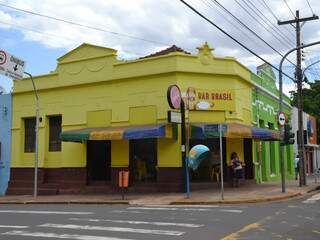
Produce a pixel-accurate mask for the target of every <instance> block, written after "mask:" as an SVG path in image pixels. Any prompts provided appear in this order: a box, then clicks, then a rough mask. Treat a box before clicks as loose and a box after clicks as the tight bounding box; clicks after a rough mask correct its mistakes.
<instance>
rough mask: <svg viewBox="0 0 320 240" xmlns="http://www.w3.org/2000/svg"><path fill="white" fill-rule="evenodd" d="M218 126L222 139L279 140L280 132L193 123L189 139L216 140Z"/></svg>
mask: <svg viewBox="0 0 320 240" xmlns="http://www.w3.org/2000/svg"><path fill="white" fill-rule="evenodd" d="M219 125H221V127H222V137H226V138H252V139H258V140H269V141H271V140H280V132H279V131H274V130H270V129H264V128H257V127H251V126H248V125H243V124H238V123H227V124H225V123H224V124H212V123H193V124H191V138H193V139H206V138H218V137H219V135H220V133H219Z"/></svg>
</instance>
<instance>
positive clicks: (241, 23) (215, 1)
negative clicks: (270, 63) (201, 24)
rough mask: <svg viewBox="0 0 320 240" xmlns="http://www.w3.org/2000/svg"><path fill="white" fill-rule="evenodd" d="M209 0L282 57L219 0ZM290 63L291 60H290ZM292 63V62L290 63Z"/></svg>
mask: <svg viewBox="0 0 320 240" xmlns="http://www.w3.org/2000/svg"><path fill="white" fill-rule="evenodd" d="M211 2H213V3H215V4H216V5H217V6H218V7H220V8H221V9H223V10H224V11H225V12H226V13H228V14H229V15H230V16H232V18H234V19H235V20H236V21H237V22H238V23H239V24H240V25H241V26H243V27H244V28H246V29H247V30H248V31H249V32H251V33H252V34H253V35H254V36H256V37H257V38H259V39H260V40H261V41H262V42H264V43H265V44H266V45H267V46H268V47H270V48H271V49H272V50H273V51H275V52H276V53H278V54H279V55H280V56H281V57H283V55H282V54H281V53H280V52H279V51H278V50H277V49H275V48H274V47H273V46H272V45H270V44H269V43H268V42H267V41H266V40H264V39H263V38H262V37H260V36H259V35H258V34H257V33H256V32H255V31H253V30H252V29H251V28H249V27H248V26H247V25H246V24H245V23H244V22H242V21H241V20H240V19H239V18H238V17H236V16H235V15H234V14H233V13H232V12H230V11H229V10H228V9H227V8H225V7H224V6H223V5H222V4H221V3H220V2H219V1H217V0H211ZM291 63H292V62H291ZM292 64H293V63H292Z"/></svg>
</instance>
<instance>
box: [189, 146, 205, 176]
mask: <svg viewBox="0 0 320 240" xmlns="http://www.w3.org/2000/svg"><path fill="white" fill-rule="evenodd" d="M209 152H210V149H209V148H208V147H207V146H205V145H201V144H199V145H195V146H194V147H193V148H191V150H190V152H189V158H188V166H189V167H191V168H192V169H193V170H197V168H198V167H199V165H200V163H201V162H202V160H203V159H205V158H206V157H207V156H208V154H209Z"/></svg>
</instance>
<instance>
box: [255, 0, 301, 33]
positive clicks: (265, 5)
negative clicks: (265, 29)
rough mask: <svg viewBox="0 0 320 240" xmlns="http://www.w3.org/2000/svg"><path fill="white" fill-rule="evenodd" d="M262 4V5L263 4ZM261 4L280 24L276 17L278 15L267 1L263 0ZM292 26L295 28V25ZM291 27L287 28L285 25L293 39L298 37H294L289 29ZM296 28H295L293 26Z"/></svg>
mask: <svg viewBox="0 0 320 240" xmlns="http://www.w3.org/2000/svg"><path fill="white" fill-rule="evenodd" d="M261 3H262V4H261ZM260 4H261V5H262V6H264V7H265V8H266V9H267V10H268V11H269V12H270V13H271V15H272V16H273V17H274V18H275V19H276V21H277V22H280V19H279V18H278V17H277V16H276V14H275V13H274V12H273V11H272V9H271V8H270V6H269V5H268V4H267V2H266V1H265V0H261V1H260ZM291 26H293V25H291ZM288 27H289V26H287V25H285V29H286V31H287V32H288V33H289V34H291V35H292V36H293V37H296V36H295V35H294V33H292V32H291V31H290V30H289V28H288ZM293 27H294V26H293Z"/></svg>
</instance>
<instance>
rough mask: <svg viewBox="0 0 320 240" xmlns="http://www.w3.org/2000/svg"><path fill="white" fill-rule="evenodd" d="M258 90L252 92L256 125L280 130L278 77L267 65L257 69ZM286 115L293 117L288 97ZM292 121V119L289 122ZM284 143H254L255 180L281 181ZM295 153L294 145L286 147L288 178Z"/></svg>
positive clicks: (255, 81) (254, 77)
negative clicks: (281, 146) (281, 148)
mask: <svg viewBox="0 0 320 240" xmlns="http://www.w3.org/2000/svg"><path fill="white" fill-rule="evenodd" d="M251 77H252V82H253V84H254V89H253V91H252V113H253V118H252V119H253V125H254V126H257V127H259V128H267V129H273V130H279V124H278V120H277V117H278V113H279V91H278V89H277V86H276V76H275V74H274V72H273V71H272V68H271V67H270V66H269V65H267V64H263V65H261V66H259V67H258V68H257V74H252V76H251ZM283 99H284V113H285V115H286V116H287V117H288V119H289V116H290V115H291V109H292V107H291V105H290V99H289V98H288V97H287V96H284V98H283ZM289 120H290V119H289ZM279 145H280V142H279V141H255V142H254V144H253V159H254V163H255V179H256V180H257V182H258V183H260V182H261V181H272V180H279V179H280V146H279ZM293 159H294V152H293V147H292V145H287V146H285V150H284V161H285V173H286V178H293V175H294V166H293V162H294V161H293Z"/></svg>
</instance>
